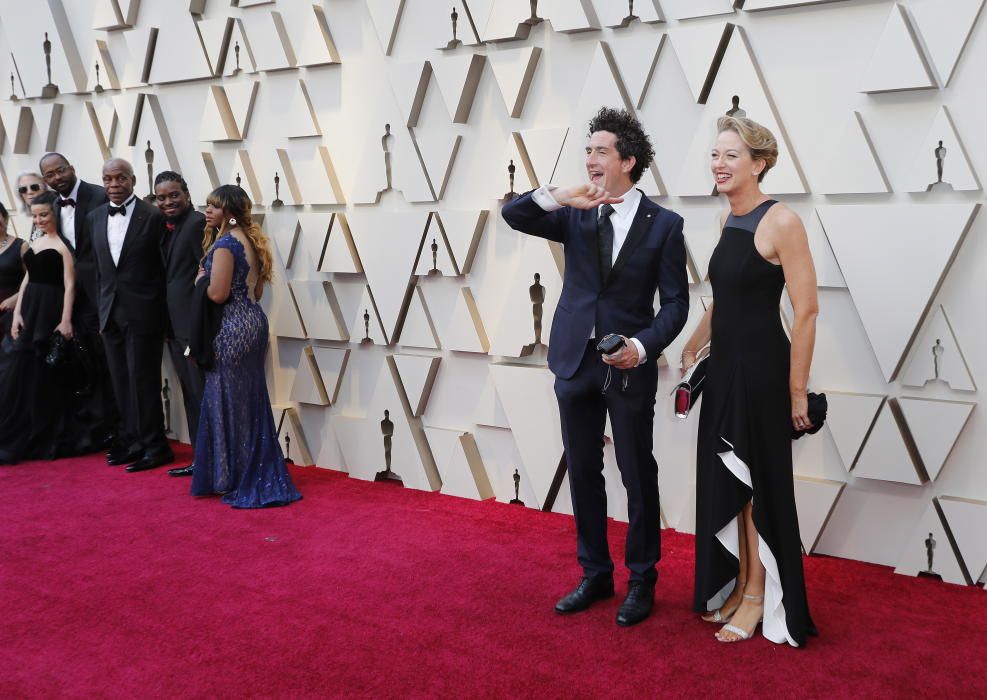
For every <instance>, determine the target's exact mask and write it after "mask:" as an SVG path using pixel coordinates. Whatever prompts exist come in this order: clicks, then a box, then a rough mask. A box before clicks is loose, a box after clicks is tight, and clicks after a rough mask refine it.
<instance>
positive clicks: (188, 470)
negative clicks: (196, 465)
mask: <svg viewBox="0 0 987 700" xmlns="http://www.w3.org/2000/svg"><path fill="white" fill-rule="evenodd" d="M192 467H193V465H191V464H190V465H188V466H187V467H177V468H176V469H169V470H168V476H192Z"/></svg>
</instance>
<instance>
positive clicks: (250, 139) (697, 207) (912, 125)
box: [0, 0, 987, 583]
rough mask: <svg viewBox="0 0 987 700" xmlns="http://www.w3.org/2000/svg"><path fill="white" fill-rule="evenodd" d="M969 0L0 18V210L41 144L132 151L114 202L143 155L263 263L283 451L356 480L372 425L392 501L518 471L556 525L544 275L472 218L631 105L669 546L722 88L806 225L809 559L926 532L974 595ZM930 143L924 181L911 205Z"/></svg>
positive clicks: (114, 1)
mask: <svg viewBox="0 0 987 700" xmlns="http://www.w3.org/2000/svg"><path fill="white" fill-rule="evenodd" d="M984 3H985V0H903V1H902V2H891V1H890V0H842V1H840V0H835V1H833V0H815V1H811V0H810V1H807V0H746V2H743V1H741V0H737V1H736V2H732V1H731V0H637V1H636V2H634V3H633V6H634V12H635V13H636V15H638V16H639V17H638V19H636V20H633V21H626V19H625V18H626V16H627V14H628V4H629V3H626V2H624V1H623V0H541V1H540V2H538V3H537V5H538V7H537V12H538V16H540V17H542V18H545V21H543V22H526V21H525V20H527V19H528V18H529V17H530V5H531V3H529V2H528V1H527V0H366V1H361V0H321V1H319V2H313V0H85V1H83V0H37V1H36V2H23V0H2V1H0V9H2V12H0V77H2V78H3V79H4V82H3V84H6V81H7V76H13V85H12V89H13V93H14V95H15V96H16V97H17V98H18V99H17V100H16V101H14V100H10V99H8V100H0V122H2V127H3V130H2V133H0V197H2V199H3V200H4V202H5V203H6V204H7V205H8V207H10V206H12V205H13V204H14V202H15V191H14V190H15V180H16V176H17V174H18V173H19V172H20V171H22V170H36V169H37V161H38V157H39V156H40V155H41V154H42V153H43V152H44V151H45V150H50V149H51V150H59V151H63V152H65V153H66V154H67V155H68V156H69V158H70V159H71V161H72V162H73V163H74V164H75V165H76V168H77V171H78V173H79V174H80V175H81V176H82V177H83V179H87V180H90V181H98V179H99V171H100V164H101V162H102V161H103V160H104V158H106V157H109V156H110V155H111V154H112V155H114V156H123V157H126V158H129V159H131V160H132V162H133V163H134V164H135V166H136V169H137V171H138V173H139V174H140V178H139V180H140V184H139V186H138V193H139V194H141V195H143V194H146V193H147V191H148V185H147V182H146V179H145V172H146V164H145V149H146V148H147V145H148V142H150V144H151V147H152V148H153V149H154V154H155V155H154V162H153V170H154V171H155V172H157V171H160V170H162V169H165V168H171V169H176V170H179V171H181V172H182V173H183V174H184V175H185V176H186V178H187V180H188V181H189V184H190V186H191V188H192V193H193V197H194V201H195V202H196V203H197V204H199V205H201V204H202V203H203V201H204V198H205V196H206V194H207V193H208V192H209V190H210V189H211V188H213V187H215V186H216V185H219V184H222V183H226V182H232V181H234V180H236V179H237V178H239V179H240V182H241V183H242V185H243V186H244V187H245V189H247V191H248V192H249V193H250V194H251V196H252V197H253V198H254V200H255V206H256V211H257V212H259V213H263V215H264V216H263V225H264V228H265V229H266V231H267V232H268V234H269V235H270V237H271V239H272V240H273V242H274V246H275V248H276V259H277V270H276V278H275V284H274V285H273V289H272V290H271V292H270V294H268V295H267V298H266V299H265V304H266V308H267V310H268V312H269V314H270V316H271V321H272V324H271V327H272V333H273V337H272V348H271V349H272V351H271V364H270V381H271V388H272V396H273V397H274V399H275V401H276V402H277V409H278V410H277V415H278V418H279V420H280V421H281V430H282V433H283V435H285V436H288V437H290V439H291V456H292V457H293V458H294V459H295V461H296V462H299V463H313V462H314V463H317V464H318V465H320V466H323V467H328V468H334V469H343V470H346V471H348V472H349V473H350V475H351V476H353V477H356V478H364V479H372V478H373V477H374V474H375V473H376V472H378V471H380V470H382V469H383V468H384V447H383V437H382V433H381V420H382V419H383V417H384V411H385V410H387V411H389V414H390V419H391V421H392V422H393V424H394V435H393V468H394V470H395V471H396V472H397V473H398V474H399V475H400V476H401V477H402V478H403V480H404V484H405V486H407V487H411V488H418V489H429V490H441V491H442V492H444V493H448V494H453V495H458V496H463V497H466V498H489V497H496V498H497V499H499V500H502V501H508V500H510V499H511V498H513V497H514V478H513V475H514V472H515V470H517V471H518V476H519V477H520V484H519V495H520V498H521V500H523V501H524V503H525V504H526V505H527V506H529V507H536V508H544V507H551V508H552V509H554V510H557V511H563V512H568V511H569V508H570V504H569V497H568V485H567V483H565V480H564V479H562V480H561V481H560V480H559V479H558V478H557V473H558V465H559V460H560V457H561V456H562V446H561V439H560V436H559V430H558V412H557V408H556V405H555V399H554V395H553V392H552V377H551V375H550V373H549V372H548V370H547V369H546V368H545V366H544V364H545V363H544V357H545V355H544V352H543V351H539V350H537V349H536V351H535V352H534V353H532V354H530V355H528V356H525V357H522V356H521V353H522V348H523V347H524V346H525V345H528V344H530V343H532V342H533V340H534V329H533V323H532V307H531V301H530V297H529V289H528V288H529V286H531V285H532V283H533V279H534V275H535V274H536V273H538V274H539V275H540V280H541V284H542V285H543V287H544V291H545V303H544V318H545V321H544V328H543V330H542V337H543V338H546V339H547V338H548V335H549V332H550V324H551V317H552V314H553V313H554V310H555V302H556V300H557V299H558V294H559V291H560V286H561V264H562V262H561V257H560V255H559V251H558V250H553V249H552V248H551V247H550V246H549V245H548V244H547V243H545V242H544V241H541V240H537V239H533V238H527V237H525V236H522V235H520V234H517V233H515V232H513V231H511V230H510V229H508V228H507V227H506V225H505V224H504V223H503V221H502V219H501V217H500V207H501V206H502V201H501V199H502V197H503V196H504V193H505V192H508V190H509V182H508V173H507V166H508V163H509V162H510V161H513V163H514V165H515V166H516V173H515V178H516V182H515V186H514V190H515V191H518V192H523V191H525V190H527V189H529V188H531V187H534V186H537V185H540V184H543V183H547V182H557V183H562V182H572V181H576V180H580V179H582V173H583V171H582V144H583V141H584V139H585V135H586V134H585V125H586V120H587V118H588V117H589V116H590V115H591V114H592V113H593V112H594V111H595V110H596V109H597V108H598V107H599V106H600V105H602V104H608V105H615V106H624V107H626V108H628V109H631V110H633V111H634V112H635V113H636V114H637V115H638V116H639V117H640V118H641V119H642V120H643V121H644V123H645V125H646V127H647V129H648V130H649V132H650V133H651V135H652V138H653V140H654V143H655V150H656V151H657V158H656V162H655V164H654V166H653V167H652V168H651V169H650V170H649V171H648V172H646V173H645V177H644V179H643V180H642V183H641V187H642V188H643V189H644V190H645V192H646V194H648V195H649V196H652V197H653V198H654V199H655V200H656V201H658V202H659V203H661V204H662V205H664V206H668V207H670V208H672V209H674V210H676V211H678V212H679V213H681V214H682V215H683V216H684V217H685V219H686V229H685V231H686V240H687V244H688V249H689V270H690V275H691V281H692V282H693V287H692V295H693V302H692V313H691V315H690V319H689V325H688V326H687V327H686V330H685V331H683V333H682V335H681V336H680V338H679V339H678V340H677V341H676V342H675V343H674V344H673V345H672V346H671V347H670V348H669V349H668V350H667V351H666V353H665V358H664V365H663V368H662V373H661V385H660V389H659V395H658V407H657V417H656V422H655V438H656V443H655V444H656V453H657V457H658V462H659V465H660V469H661V489H662V494H661V495H662V504H663V522H664V523H665V524H666V525H667V526H669V527H672V528H676V529H679V530H684V531H691V530H692V528H693V525H694V498H695V486H694V485H695V478H694V450H695V432H696V419H695V417H692V418H690V419H689V420H687V421H685V422H681V421H678V420H676V419H675V418H674V417H673V416H672V412H671V410H670V404H669V400H668V396H667V394H668V392H669V391H670V390H671V388H672V386H673V384H674V382H675V380H676V378H677V376H678V369H677V358H678V356H679V353H680V350H681V346H682V343H684V341H685V339H686V338H687V337H688V335H689V334H690V332H691V328H692V326H693V325H694V324H695V323H696V322H697V320H698V318H699V317H700V315H701V314H702V312H703V310H704V307H705V304H706V303H707V302H708V295H709V293H710V292H709V289H708V284H707V282H706V281H705V276H706V265H707V262H708V259H709V255H710V253H711V251H712V248H713V245H714V243H715V240H716V237H717V229H716V226H717V224H716V222H717V212H718V211H719V210H720V209H722V208H723V206H724V202H722V201H718V200H717V199H716V198H714V197H712V196H710V194H709V193H710V192H711V191H712V180H711V178H710V176H709V173H708V155H707V153H708V149H709V147H710V144H711V142H712V140H713V137H714V134H713V124H714V122H715V120H716V118H717V117H718V116H719V115H720V114H722V113H723V112H725V111H726V110H727V109H729V108H730V107H731V100H732V97H733V96H734V95H736V96H738V97H739V98H740V107H741V108H742V109H744V110H745V111H746V112H747V115H748V116H750V117H752V118H754V119H756V120H758V121H760V122H762V123H764V124H766V125H768V126H770V127H771V128H772V129H773V130H774V131H775V133H776V134H777V135H778V136H779V141H780V146H781V151H782V155H781V160H780V162H779V165H778V167H777V168H776V169H775V170H774V171H773V172H772V173H771V174H770V175H769V176H768V178H767V180H766V182H765V188H766V190H767V191H769V192H771V193H772V194H776V195H778V196H779V198H781V199H782V200H784V201H785V202H786V203H787V204H789V205H790V206H791V207H792V208H793V209H794V210H795V211H797V212H798V213H799V214H800V215H801V216H802V218H803V220H804V221H805V223H806V226H807V228H808V231H809V237H810V244H811V246H812V250H813V253H814V256H815V262H816V267H817V270H818V274H819V284H820V290H819V291H820V304H821V314H820V317H819V327H818V339H817V344H816V354H815V361H814V364H813V371H812V381H811V386H812V389H813V390H815V391H826V392H827V393H828V395H829V398H830V418H829V424H828V427H827V428H826V429H824V430H823V431H822V432H821V433H820V434H818V435H816V436H814V437H809V438H807V439H803V440H800V441H799V442H797V443H795V456H796V467H795V469H796V474H797V477H798V478H797V481H796V497H797V499H798V505H799V511H800V518H801V528H802V535H803V540H804V545H805V548H806V549H807V550H809V551H814V552H819V553H825V554H831V555H836V556H841V557H849V558H853V559H860V560H865V561H870V562H876V563H880V564H886V565H892V566H895V567H896V568H897V569H898V570H899V571H901V572H902V573H908V574H916V573H918V572H919V571H921V570H922V569H924V568H925V567H926V560H925V557H926V547H925V540H926V538H927V537H928V533H930V532H931V533H933V536H934V537H935V539H936V541H937V548H936V560H935V562H936V563H935V567H934V568H935V569H936V571H937V572H939V573H940V574H941V575H942V576H943V578H944V579H945V580H948V581H953V582H955V583H971V582H976V581H977V580H979V579H981V578H982V576H983V573H984V570H985V567H987V547H985V545H984V544H983V543H984V538H983V536H982V533H983V532H984V531H987V470H985V469H984V468H983V463H984V455H985V454H987V419H985V417H984V415H983V414H984V412H983V410H977V409H976V405H977V404H978V403H979V400H980V397H979V387H981V386H987V324H985V323H984V304H983V298H984V287H983V285H984V282H983V279H984V276H985V273H987V215H985V214H984V213H983V212H982V211H981V209H982V207H981V204H982V202H983V190H982V186H981V182H982V181H981V177H982V176H983V175H984V174H987V130H984V129H983V121H984V120H983V117H984V115H985V114H987V91H985V90H984V89H983V76H984V74H985V71H987V19H985V18H984V16H983V15H984V14H985V13H984V12H983V5H984ZM453 5H455V7H456V12H457V26H456V30H457V37H458V39H459V40H460V43H459V44H458V45H454V44H450V41H451V39H452V21H451V17H450V11H451V10H452V6H453ZM45 32H47V33H48V35H49V37H50V39H51V40H52V44H53V50H52V54H51V64H52V75H53V82H54V83H56V84H57V85H58V86H59V88H60V94H59V95H58V97H57V98H55V99H41V97H40V94H41V90H42V87H43V86H44V85H45V83H46V82H47V76H46V69H45V60H44V54H43V52H42V42H43V40H44V36H43V35H44V33H45ZM237 62H239V70H238V69H237ZM97 64H98V65H99V74H98V81H97V73H96V65H97ZM97 82H98V83H99V85H100V87H101V88H102V89H101V90H100V89H97ZM0 94H6V88H4V89H3V90H2V91H0ZM385 125H389V127H388V126H385ZM388 128H389V134H386V133H385V131H386V130H387V129H388ZM940 140H941V141H943V146H944V147H945V148H946V158H945V160H944V172H943V180H944V181H946V182H948V183H950V184H951V185H952V187H951V189H950V188H939V189H937V190H936V191H931V192H930V191H927V188H928V185H930V184H931V183H933V182H935V181H936V179H937V176H936V156H935V149H936V148H937V147H938V145H939V141H940ZM385 147H386V150H387V153H386V154H385ZM385 160H386V162H387V163H388V164H389V167H390V173H391V175H390V184H391V187H390V189H388V175H387V170H386V166H385ZM276 174H277V177H278V183H279V184H278V189H277V190H276V189H275V175H276ZM277 198H280V200H282V201H283V205H281V206H277V205H276V204H275V199H277ZM14 223H15V226H16V227H17V229H18V231H20V232H21V234H22V235H23V234H24V231H26V227H27V225H28V222H27V219H26V217H17V218H15V222H14ZM433 242H434V246H433ZM433 250H434V260H435V267H436V268H437V269H438V270H439V271H441V274H432V275H429V272H430V271H431V270H432V269H433ZM783 311H784V309H783ZM364 338H369V340H367V341H364ZM170 383H171V384H172V386H175V387H177V382H175V380H174V376H173V375H171V382H170ZM180 403H181V402H180V400H178V397H177V391H176V392H175V394H173V396H172V402H171V405H172V411H173V415H172V416H171V422H172V425H173V426H174V427H175V429H176V432H177V434H178V435H179V436H180V437H184V436H185V435H184V433H185V431H184V427H183V420H184V419H183V417H182V416H181V415H179V413H180V410H179V408H178V407H179V406H180ZM605 456H606V465H607V466H606V469H607V471H606V476H607V481H608V485H609V487H610V488H609V490H610V498H611V513H612V515H613V516H614V517H617V518H624V517H626V513H625V509H626V505H625V504H624V503H623V496H622V493H621V490H620V486H619V478H617V471H616V465H615V462H614V454H613V448H612V445H608V447H607V449H606V450H605Z"/></svg>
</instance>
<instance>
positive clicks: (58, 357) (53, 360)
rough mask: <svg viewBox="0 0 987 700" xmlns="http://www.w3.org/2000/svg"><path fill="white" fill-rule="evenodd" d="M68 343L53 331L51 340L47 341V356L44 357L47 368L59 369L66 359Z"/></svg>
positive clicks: (63, 337)
mask: <svg viewBox="0 0 987 700" xmlns="http://www.w3.org/2000/svg"><path fill="white" fill-rule="evenodd" d="M68 343H69V341H68V340H66V339H65V336H63V335H62V334H61V333H59V332H58V331H55V332H54V333H52V335H51V340H49V341H48V354H47V355H45V364H46V365H48V366H49V367H60V366H61V365H63V364H64V363H65V362H66V360H67V358H68Z"/></svg>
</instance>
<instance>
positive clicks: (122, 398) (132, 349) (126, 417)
mask: <svg viewBox="0 0 987 700" xmlns="http://www.w3.org/2000/svg"><path fill="white" fill-rule="evenodd" d="M136 184H137V178H136V177H135V176H134V168H133V166H132V165H131V164H130V163H128V162H127V161H126V160H123V159H122V158H113V159H111V160H108V161H106V163H105V164H104V165H103V187H104V188H106V195H107V197H108V198H109V200H110V201H109V202H107V203H106V204H103V205H101V206H99V207H97V208H96V209H94V210H93V211H91V212H90V213H89V216H87V217H86V226H87V227H88V230H89V235H90V236H91V240H92V246H93V253H94V255H95V258H96V273H97V280H98V283H99V297H98V307H99V329H100V333H101V334H102V337H103V346H104V348H105V349H106V359H107V361H108V363H109V367H110V378H111V380H112V381H113V392H114V394H115V395H116V399H117V405H118V406H119V408H120V414H121V420H120V423H119V428H118V430H117V433H116V442H115V444H114V445H113V448H112V449H111V450H110V452H109V453H108V454H107V463H109V464H111V465H116V464H129V465H130V466H128V467H127V471H128V472H138V471H144V470H145V469H154V468H155V467H160V466H161V465H163V464H167V463H168V462H171V461H172V459H173V458H174V457H173V455H172V452H171V447H170V446H169V445H168V440H167V438H165V432H164V415H163V412H162V410H161V395H160V391H161V353H162V348H163V340H164V329H165V322H166V316H167V310H166V307H165V271H164V263H163V260H162V258H161V239H162V237H163V235H164V232H165V217H164V215H163V214H162V213H161V211H160V210H159V209H158V208H157V207H156V206H154V205H152V204H148V203H147V202H144V201H143V200H141V199H138V198H137V197H136V196H135V195H134V187H135V186H136Z"/></svg>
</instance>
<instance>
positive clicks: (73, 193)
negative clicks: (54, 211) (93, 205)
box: [59, 178, 82, 202]
mask: <svg viewBox="0 0 987 700" xmlns="http://www.w3.org/2000/svg"><path fill="white" fill-rule="evenodd" d="M80 184H82V180H80V179H79V178H76V179H75V187H73V188H72V191H71V192H70V193H69V196H68V197H62V199H63V200H65V199H71V200H72V201H73V202H78V201H79V185H80ZM59 196H60V197H61V195H59Z"/></svg>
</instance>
